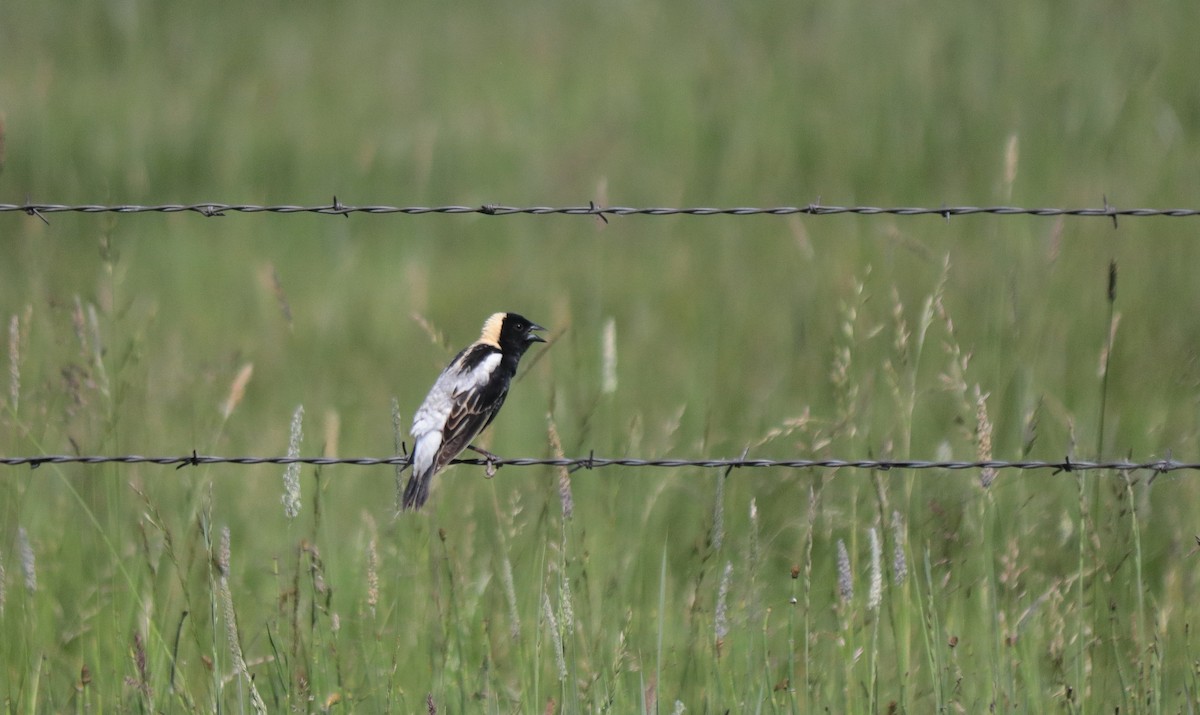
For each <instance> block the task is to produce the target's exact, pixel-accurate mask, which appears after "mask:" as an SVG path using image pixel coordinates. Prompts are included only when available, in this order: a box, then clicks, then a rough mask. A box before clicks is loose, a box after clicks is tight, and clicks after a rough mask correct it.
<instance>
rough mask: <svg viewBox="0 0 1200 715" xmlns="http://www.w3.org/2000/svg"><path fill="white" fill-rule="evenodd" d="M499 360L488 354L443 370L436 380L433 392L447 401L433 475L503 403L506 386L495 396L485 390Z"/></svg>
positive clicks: (479, 430) (470, 438) (444, 406)
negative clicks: (465, 363)
mask: <svg viewBox="0 0 1200 715" xmlns="http://www.w3.org/2000/svg"><path fill="white" fill-rule="evenodd" d="M500 359H501V356H500V353H499V352H495V353H491V354H489V355H487V356H486V357H484V358H483V359H481V360H478V361H471V362H472V363H474V364H473V365H471V366H470V367H469V368H467V369H466V370H451V371H447V373H446V374H445V375H443V376H442V378H439V380H438V382H439V383H442V384H440V385H437V386H435V388H434V389H435V391H437V392H440V393H441V394H442V395H444V396H445V397H446V398H448V399H446V401H445V402H444V403H442V404H443V409H444V410H445V411H444V414H445V421H444V422H443V423H442V429H441V444H440V445H439V446H438V449H437V452H436V453H435V454H434V456H433V465H432V467H433V469H432V471H433V472H434V473H436V472H438V471H440V470H441V469H442V468H444V467H445V466H446V465H447V464H449V463H450V460H452V459H454V458H455V457H457V456H458V454H459V452H462V451H463V450H464V449H466V447H467V445H468V444H470V443H471V440H473V439H475V436H476V435H478V434H479V433H480V432H482V431H483V428H484V427H487V425H488V423H490V422H491V421H492V418H493V417H495V416H496V412H497V411H498V410H499V408H500V405H501V404H503V402H504V397H505V394H504V393H507V385H505V386H504V389H503V392H502V393H501V394H499V395H497V394H496V392H495V391H494V390H488V389H485V387H486V386H487V385H488V383H489V381H490V380H491V379H492V376H493V374H494V373H495V371H496V369H497V368H498V367H499V365H500ZM464 366H465V365H464ZM440 411H441V410H439V412H440Z"/></svg>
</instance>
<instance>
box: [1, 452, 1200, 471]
mask: <svg viewBox="0 0 1200 715" xmlns="http://www.w3.org/2000/svg"><path fill="white" fill-rule="evenodd" d="M111 463H117V464H154V465H161V466H168V467H169V466H174V467H176V468H177V469H178V468H183V467H198V466H201V465H210V464H229V465H238V466H250V465H262V464H271V465H288V464H305V465H311V466H327V465H349V466H356V467H374V466H384V465H391V466H400V467H407V466H408V465H409V456H408V455H398V456H393V457H222V456H213V455H204V454H197V453H195V452H193V453H192V454H188V455H183V456H175V457H170V456H160V457H151V456H143V455H137V454H127V455H115V456H104V455H43V456H36V457H0V466H9V467H20V466H29V467H31V468H33V469H36V468H38V467H40V466H42V465H45V464H111ZM451 464H472V465H478V466H486V467H496V468H498V467H541V466H544V467H567V468H570V469H603V468H606V467H634V468H644V467H649V468H666V469H679V468H685V467H695V468H699V469H727V470H729V469H754V468H783V469H861V470H871V471H892V470H902V469H912V470H944V471H963V470H976V469H978V470H984V469H990V470H997V471H998V470H1020V471H1030V470H1051V471H1053V472H1054V473H1056V474H1057V473H1059V472H1088V471H1114V472H1140V471H1150V472H1154V473H1156V474H1165V473H1167V472H1178V471H1185V470H1187V471H1197V470H1200V462H1180V461H1177V460H1174V459H1171V458H1170V457H1168V458H1166V459H1158V460H1151V461H1132V460H1110V461H1075V460H1072V459H1070V458H1063V459H1062V460H1057V461H1042V460H1019V461H1006V460H976V461H955V460H926V459H832V458H826V459H747V458H745V457H739V458H733V459H720V458H718V459H686V458H659V459H639V458H635V457H597V456H595V455H594V454H589V455H588V456H586V457H515V458H505V457H498V456H497V457H496V458H494V459H485V458H477V457H476V458H465V459H455V460H453V461H452V462H451Z"/></svg>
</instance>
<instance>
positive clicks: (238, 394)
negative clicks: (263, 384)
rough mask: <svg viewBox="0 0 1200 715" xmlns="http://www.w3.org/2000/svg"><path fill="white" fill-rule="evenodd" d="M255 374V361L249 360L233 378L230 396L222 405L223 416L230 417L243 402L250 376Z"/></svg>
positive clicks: (223, 417) (224, 417)
mask: <svg viewBox="0 0 1200 715" xmlns="http://www.w3.org/2000/svg"><path fill="white" fill-rule="evenodd" d="M253 375H254V363H252V362H248V363H246V364H245V365H242V367H241V369H240V370H238V374H237V375H236V376H235V377H234V378H233V383H232V384H231V385H230V386H229V396H228V397H226V398H225V402H224V403H223V404H222V405H221V418H222V419H226V420H227V419H229V416H230V415H232V414H233V411H234V410H236V409H237V406H238V405H239V404H241V402H242V398H243V397H245V396H246V385H248V384H250V378H251V377H252V376H253Z"/></svg>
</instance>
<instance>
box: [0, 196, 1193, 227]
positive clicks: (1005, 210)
mask: <svg viewBox="0 0 1200 715" xmlns="http://www.w3.org/2000/svg"><path fill="white" fill-rule="evenodd" d="M5 212H21V213H25V214H28V215H30V216H35V217H37V218H40V219H41V220H42V221H44V222H46V223H49V221H48V220H47V219H46V216H47V215H49V214H56V213H85V214H94V213H117V214H140V213H196V214H200V215H201V216H207V217H213V216H225V215H227V214H234V213H247V214H250V213H271V214H297V213H310V214H318V215H326V216H344V217H349V216H350V215H351V214H359V213H361V214H406V215H422V214H481V215H484V216H512V215H515V214H526V215H533V216H544V215H551V214H559V215H568V216H597V217H599V218H601V219H603V220H604V221H608V217H609V216H680V215H686V216H764V215H766V216H789V215H794V214H802V215H809V216H832V215H838V214H858V215H863V216H877V215H889V216H939V217H942V218H945V219H947V220H949V219H950V217H951V216H970V215H975V214H989V215H996V216H1079V217H1087V216H1093V217H1100V218H1108V219H1111V220H1112V221H1113V224H1114V225H1116V221H1117V218H1119V217H1131V218H1143V217H1148V216H1164V217H1174V218H1182V217H1193V216H1200V209H1187V208H1175V209H1156V208H1135V209H1118V208H1116V207H1114V206H1112V205H1110V204H1109V203H1108V199H1107V198H1105V199H1104V204H1103V206H1102V207H1100V208H1074V209H1069V208H1022V207H1019V206H941V207H937V208H925V207H912V206H896V207H882V206H827V205H824V204H822V203H820V201H819V200H818V201H817V202H815V203H810V204H806V205H804V206H774V207H752V206H740V207H726V208H717V207H707V206H697V207H691V208H672V207H642V208H636V207H631V206H600V205H598V204H596V203H595V202H588V204H587V205H586V206H507V205H503V204H483V205H481V206H467V205H449V206H381V205H371V206H351V205H348V204H344V203H342V202H341V201H339V200H338V198H337V197H336V196H334V197H333V203H330V204H325V205H318V206H300V205H291V204H284V205H274V206H259V205H256V204H232V203H193V204H156V205H138V204H116V205H104V204H54V203H32V202H29V201H26V202H25V203H21V204H0V213H5Z"/></svg>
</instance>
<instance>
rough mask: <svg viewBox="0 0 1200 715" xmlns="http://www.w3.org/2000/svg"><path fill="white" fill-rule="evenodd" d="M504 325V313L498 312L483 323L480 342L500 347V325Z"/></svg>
mask: <svg viewBox="0 0 1200 715" xmlns="http://www.w3.org/2000/svg"><path fill="white" fill-rule="evenodd" d="M502 325H504V313H496V314H494V315H492V317H490V318H488V319H487V322H485V323H484V324H483V332H482V333H480V334H479V342H481V343H485V344H487V345H494V346H496V347H500V327H501V326H502Z"/></svg>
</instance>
